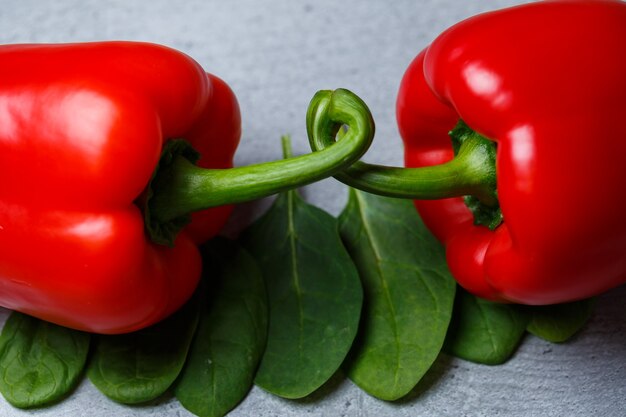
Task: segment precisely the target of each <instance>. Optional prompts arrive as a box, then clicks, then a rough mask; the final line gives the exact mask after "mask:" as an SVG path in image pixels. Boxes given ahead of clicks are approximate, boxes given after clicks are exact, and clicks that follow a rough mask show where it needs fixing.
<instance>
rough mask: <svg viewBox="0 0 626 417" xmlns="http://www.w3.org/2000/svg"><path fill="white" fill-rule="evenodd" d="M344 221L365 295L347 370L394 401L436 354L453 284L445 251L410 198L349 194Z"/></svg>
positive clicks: (363, 384)
mask: <svg viewBox="0 0 626 417" xmlns="http://www.w3.org/2000/svg"><path fill="white" fill-rule="evenodd" d="M339 221H340V228H341V229H340V230H341V236H342V238H343V240H344V243H345V244H346V247H347V248H348V251H349V253H350V255H351V256H352V258H353V259H354V261H355V263H356V265H357V267H358V269H359V273H360V275H361V280H362V282H363V287H364V291H365V299H364V311H363V317H362V324H361V329H360V330H359V334H358V336H357V342H356V343H355V345H354V347H353V349H352V352H351V355H350V359H349V360H348V361H347V362H346V365H345V368H346V370H347V372H348V376H349V377H350V379H352V381H354V382H355V383H356V384H357V385H358V386H359V387H361V388H362V389H363V390H365V391H366V392H368V393H369V394H370V395H373V396H375V397H377V398H380V399H384V400H396V399H398V398H401V397H403V396H405V395H406V394H408V393H409V392H410V391H411V390H412V389H413V388H414V387H415V385H416V384H417V383H418V381H419V380H420V379H421V378H422V377H423V376H424V374H425V373H426V371H428V369H429V368H430V367H431V365H432V364H433V362H434V361H435V359H436V358H437V356H438V355H439V352H440V351H441V347H442V345H443V342H444V339H445V335H446V331H447V329H448V325H449V322H450V318H451V315H452V307H453V303H454V293H455V289H456V284H455V282H454V280H453V279H452V276H451V275H450V272H449V271H448V268H447V265H446V260H445V253H444V248H443V247H442V245H441V244H440V243H439V242H438V241H437V240H436V239H435V238H434V237H433V236H432V235H431V234H430V232H429V231H428V230H427V229H426V227H425V226H424V224H423V223H422V222H421V219H420V218H419V215H418V214H417V212H416V211H415V207H414V206H413V204H412V203H411V202H410V201H408V200H401V199H392V198H387V197H380V196H375V195H373V194H369V193H365V192H362V191H358V190H354V189H351V190H350V198H349V201H348V205H347V206H346V208H345V210H344V211H343V213H342V214H341V216H340V218H339Z"/></svg>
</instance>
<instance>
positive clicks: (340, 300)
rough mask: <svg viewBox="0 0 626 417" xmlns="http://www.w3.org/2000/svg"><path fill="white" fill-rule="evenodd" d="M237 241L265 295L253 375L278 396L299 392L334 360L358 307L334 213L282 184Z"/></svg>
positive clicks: (321, 377) (352, 330) (354, 278)
mask: <svg viewBox="0 0 626 417" xmlns="http://www.w3.org/2000/svg"><path fill="white" fill-rule="evenodd" d="M241 241H242V242H243V244H244V245H245V246H246V247H247V248H248V249H249V250H250V252H251V253H252V254H253V255H254V256H255V258H256V259H257V261H258V262H259V265H260V267H261V270H262V272H263V277H264V279H265V282H266V287H267V290H268V300H269V328H268V340H267V347H266V350H265V353H264V355H263V358H262V360H261V365H260V367H259V370H258V372H257V375H256V378H255V383H256V384H257V385H258V386H260V387H261V388H263V389H265V390H267V391H269V392H271V393H274V394H276V395H279V396H282V397H286V398H301V397H304V396H306V395H308V394H310V393H312V392H313V391H315V390H316V389H317V388H318V387H320V386H321V385H322V384H324V382H326V381H327V380H328V379H329V378H330V377H331V376H332V375H333V374H334V373H335V371H337V369H338V368H339V367H340V365H341V363H342V362H343V360H344V358H345V356H346V354H347V353H348V351H349V349H350V346H351V345H352V342H353V340H354V337H355V335H356V332H357V328H358V322H359V316H360V312H361V303H362V299H363V294H362V289H361V284H360V282H359V277H358V273H357V270H356V268H355V266H354V263H353V262H352V260H351V259H350V257H349V256H348V253H347V252H346V250H345V248H344V247H343V245H342V243H341V240H340V238H339V233H338V230H337V220H336V219H335V218H333V217H332V216H330V215H329V214H328V213H326V212H324V211H322V210H320V209H318V208H316V207H313V206H311V205H309V204H307V203H305V202H304V201H303V200H302V199H301V198H300V197H299V196H298V195H297V194H296V192H295V191H289V192H286V193H283V194H281V195H280V196H279V197H278V198H277V200H276V201H275V203H274V205H273V206H272V207H271V209H270V210H269V211H268V212H267V213H266V214H265V215H264V216H263V217H261V218H260V219H259V220H258V221H257V222H255V223H254V224H253V225H252V226H250V227H249V228H248V229H247V230H246V231H245V233H244V235H243V236H242V239H241Z"/></svg>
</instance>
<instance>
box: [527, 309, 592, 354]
mask: <svg viewBox="0 0 626 417" xmlns="http://www.w3.org/2000/svg"><path fill="white" fill-rule="evenodd" d="M594 306H595V299H594V298H589V299H586V300H580V301H575V302H572V303H564V304H554V305H549V306H537V307H529V310H530V317H531V318H530V323H528V327H527V330H528V331H529V332H530V333H532V334H534V335H535V336H538V337H541V338H542V339H545V340H547V341H549V342H554V343H561V342H565V341H566V340H568V339H569V338H571V337H572V336H574V334H576V333H577V332H578V331H579V330H580V329H581V328H582V327H583V326H584V325H585V323H587V320H589V318H590V317H591V314H592V313H593V308H594Z"/></svg>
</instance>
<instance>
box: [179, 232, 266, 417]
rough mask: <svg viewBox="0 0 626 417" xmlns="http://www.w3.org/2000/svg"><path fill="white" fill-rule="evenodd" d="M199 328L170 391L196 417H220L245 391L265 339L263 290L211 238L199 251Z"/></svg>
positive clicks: (238, 256) (251, 272)
mask: <svg viewBox="0 0 626 417" xmlns="http://www.w3.org/2000/svg"><path fill="white" fill-rule="evenodd" d="M204 255H205V262H204V265H205V266H206V267H205V279H206V281H207V285H208V286H210V287H211V288H215V291H211V293H212V294H211V296H210V297H211V302H209V298H208V297H209V296H208V295H207V296H206V297H205V296H202V299H201V301H200V309H201V310H200V322H199V323H198V329H197V331H196V335H195V337H194V341H193V342H192V345H191V348H190V350H189V355H188V357H187V363H186V364H185V367H184V369H183V371H182V373H181V375H180V378H179V381H178V383H177V385H176V391H175V392H176V397H177V398H178V401H180V403H181V404H182V405H183V406H184V407H185V408H186V409H188V410H189V411H191V412H192V413H194V414H196V415H198V416H202V417H218V416H220V417H221V416H224V415H226V414H227V413H228V412H229V411H230V410H232V409H233V408H234V407H235V406H236V405H237V404H238V403H239V402H240V401H241V400H242V399H243V398H244V397H245V396H246V394H247V393H248V392H249V391H250V388H251V387H252V384H253V380H254V374H255V371H256V369H257V366H258V364H259V361H260V359H261V356H262V354H263V350H264V349H265V342H266V338H267V295H266V291H265V284H264V282H263V278H262V276H261V271H260V270H259V268H258V266H257V265H256V262H255V261H254V259H253V258H252V256H251V255H250V254H249V253H248V252H246V251H245V250H244V249H243V248H241V247H240V246H239V245H237V244H236V243H235V242H232V241H229V240H227V239H223V238H217V239H214V240H212V241H211V242H209V244H207V245H206V246H205V248H204Z"/></svg>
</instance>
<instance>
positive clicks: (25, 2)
mask: <svg viewBox="0 0 626 417" xmlns="http://www.w3.org/2000/svg"><path fill="white" fill-rule="evenodd" d="M515 3H520V1H514V0H483V1H473V0H472V1H463V0H438V1H436V0H423V1H415V0H414V1H409V0H393V1H388V2H382V1H381V2H375V1H357V0H349V1H346V0H344V1H330V0H317V1H313V0H307V1H293V0H292V1H286V0H285V1H278V0H274V1H263V2H262V1H255V0H231V1H211V0H205V1H200V0H191V1H186V2H181V3H176V2H173V1H167V0H152V1H135V2H131V1H122V0H119V1H103V0H89V1H79V0H57V1H37V0H15V1H12V0H0V43H17V42H74V41H94V40H110V39H125V40H143V41H151V42H156V43H162V44H165V45H169V46H172V47H174V48H177V49H180V50H182V51H184V52H186V53H188V54H189V55H191V56H192V57H194V58H195V59H196V60H198V61H199V62H200V63H201V64H202V65H203V66H204V68H205V69H206V70H207V71H210V72H213V73H215V74H217V75H219V76H220V77H222V78H224V79H225V80H226V81H227V82H228V83H229V84H230V85H231V86H232V88H233V89H234V90H235V92H236V93H237V95H238V97H239V99H240V104H241V109H242V115H243V128H244V134H243V140H242V142H241V146H240V150H239V152H238V156H237V158H236V164H238V165H245V164H250V163H254V162H260V161H266V160H273V159H278V158H280V157H281V152H280V144H279V137H280V135H281V134H284V133H289V134H291V135H292V136H293V140H294V151H295V152H296V153H305V152H307V151H308V145H307V142H306V140H305V129H304V114H305V111H306V106H307V104H308V101H309V100H310V98H311V97H312V96H313V94H314V93H315V91H317V90H319V89H334V88H337V87H345V88H349V89H351V90H353V91H354V92H356V93H357V94H359V95H360V96H361V97H362V98H363V99H364V100H365V101H366V102H367V103H368V104H369V106H370V108H371V110H372V112H373V114H374V117H375V119H376V122H377V136H376V138H377V139H376V141H375V144H374V145H373V147H372V149H371V151H370V152H369V154H368V156H367V158H366V159H367V160H368V161H371V162H378V163H385V164H401V161H402V149H401V145H400V140H399V137H398V133H397V130H396V126H395V119H394V104H395V95H396V91H397V88H398V84H399V81H400V78H401V76H402V74H403V71H404V70H405V68H406V67H407V65H408V64H409V62H410V61H411V59H412V58H413V57H414V56H415V55H416V54H417V53H418V52H419V51H420V49H422V48H423V47H425V46H426V45H427V44H428V43H429V41H430V40H432V39H433V38H434V37H435V36H436V35H437V34H438V33H439V32H441V31H442V30H443V29H445V28H446V27H448V26H449V25H451V24H453V23H455V22H456V21H458V20H460V19H463V18H465V17H468V16H470V15H472V14H475V13H478V12H482V11H486V10H490V9H495V8H499V7H504V6H508V5H511V4H515ZM0 65H1V63H0ZM303 192H304V194H305V196H306V198H307V199H308V200H309V201H310V202H312V203H314V204H317V205H319V206H321V207H322V208H325V209H326V210H328V211H329V212H331V213H333V214H337V213H338V212H339V211H340V210H341V209H342V207H343V205H344V204H345V201H346V190H345V187H344V186H342V185H341V184H339V183H338V182H336V181H334V180H332V179H331V180H326V181H322V182H320V183H318V184H315V185H312V186H309V187H306V188H305V189H304V190H303ZM269 202H270V200H268V199H266V200H264V201H261V202H257V203H253V204H247V205H243V206H241V207H240V208H238V210H237V212H236V213H235V216H234V217H233V218H232V221H231V222H230V224H229V225H228V227H227V229H226V230H227V233H230V234H232V233H236V232H237V231H238V230H239V229H241V227H243V226H244V225H246V224H247V223H249V222H250V221H251V219H252V218H254V217H257V216H258V215H259V214H260V213H261V212H262V211H263V210H264V209H265V208H266V207H267V205H268V203H269ZM34 256H36V255H34ZM624 300H626V288H624V287H622V288H620V289H617V290H614V291H612V292H609V293H608V294H605V295H604V296H602V297H601V298H600V302H599V303H598V308H597V311H596V314H595V316H594V318H593V319H592V320H591V322H590V323H589V325H588V326H587V327H586V328H585V330H584V331H583V332H582V333H581V334H580V335H579V336H578V337H576V338H575V340H573V341H571V342H569V343H566V344H563V345H552V344H549V343H547V342H544V341H541V340H539V339H537V338H535V337H532V336H528V337H526V339H525V340H524V341H523V344H522V346H521V347H520V349H519V351H518V352H517V354H516V356H515V357H514V358H513V359H512V360H510V361H509V362H508V363H507V364H505V365H502V366H496V367H489V366H481V365H475V364H471V363H468V362H464V361H461V360H457V359H454V358H450V357H448V356H445V355H442V356H441V357H440V358H439V360H438V361H437V362H436V364H435V366H434V367H433V369H432V371H431V372H430V373H429V374H428V375H427V376H426V377H425V378H424V380H423V381H422V382H421V383H420V384H419V386H418V387H417V388H416V390H415V391H414V393H413V394H412V395H411V396H410V397H409V398H408V399H406V400H404V401H402V402H401V403H399V404H389V403H385V402H382V401H378V400H376V399H374V398H372V397H369V396H368V395H367V394H365V393H363V392H361V391H360V390H359V389H358V388H356V387H355V386H354V385H353V384H352V383H350V382H349V381H348V380H346V379H345V378H344V377H342V376H341V375H339V376H338V377H337V378H335V379H334V380H333V381H332V383H330V384H329V385H328V386H326V387H324V388H323V389H322V390H321V392H319V393H317V394H315V395H313V396H312V397H311V398H309V399H306V400H303V401H287V400H283V399H280V398H277V397H273V396H271V395H269V394H267V393H265V392H263V391H261V390H260V389H257V388H255V389H253V390H252V392H251V394H250V395H249V396H248V398H247V399H246V400H245V401H244V402H243V403H242V404H241V405H240V406H239V407H238V408H237V409H236V410H235V411H233V412H232V413H231V415H232V416H260V417H261V416H263V417H270V416H272V417H273V416H304V415H306V416H346V417H348V416H349V417H356V416H359V417H365V416H368V417H370V416H371V417H375V416H376V417H386V416H403V417H404V416H596V415H597V416H626V411H625V408H624V405H623V402H624V399H625V398H626V364H625V362H626V308H625V307H624V305H625V303H624ZM7 314H8V313H7V312H6V311H4V310H1V309H0V324H1V323H3V322H4V320H5V319H6V316H7ZM26 415H35V416H92V417H99V416H188V415H190V413H188V412H187V411H185V410H184V409H182V408H181V407H180V405H178V404H177V402H176V401H175V399H173V398H171V397H165V398H163V399H161V400H160V401H158V402H155V403H154V404H150V405H146V406H142V407H126V406H122V405H118V404H116V403H114V402H112V401H110V400H108V399H106V398H105V397H103V396H102V395H101V394H99V393H98V392H97V391H96V390H95V388H94V387H93V386H92V385H91V384H90V383H89V382H88V381H86V380H85V381H84V382H83V383H82V384H81V385H80V386H79V387H78V389H77V390H76V391H75V392H74V393H73V394H72V395H71V397H70V398H69V399H67V400H66V401H64V402H61V403H60V404H58V405H56V406H54V407H51V408H45V409H42V410H35V411H29V412H26V411H19V410H16V409H13V408H12V407H11V406H10V405H8V404H7V403H6V401H4V400H3V399H1V398H0V416H7V417H18V416H26Z"/></svg>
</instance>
